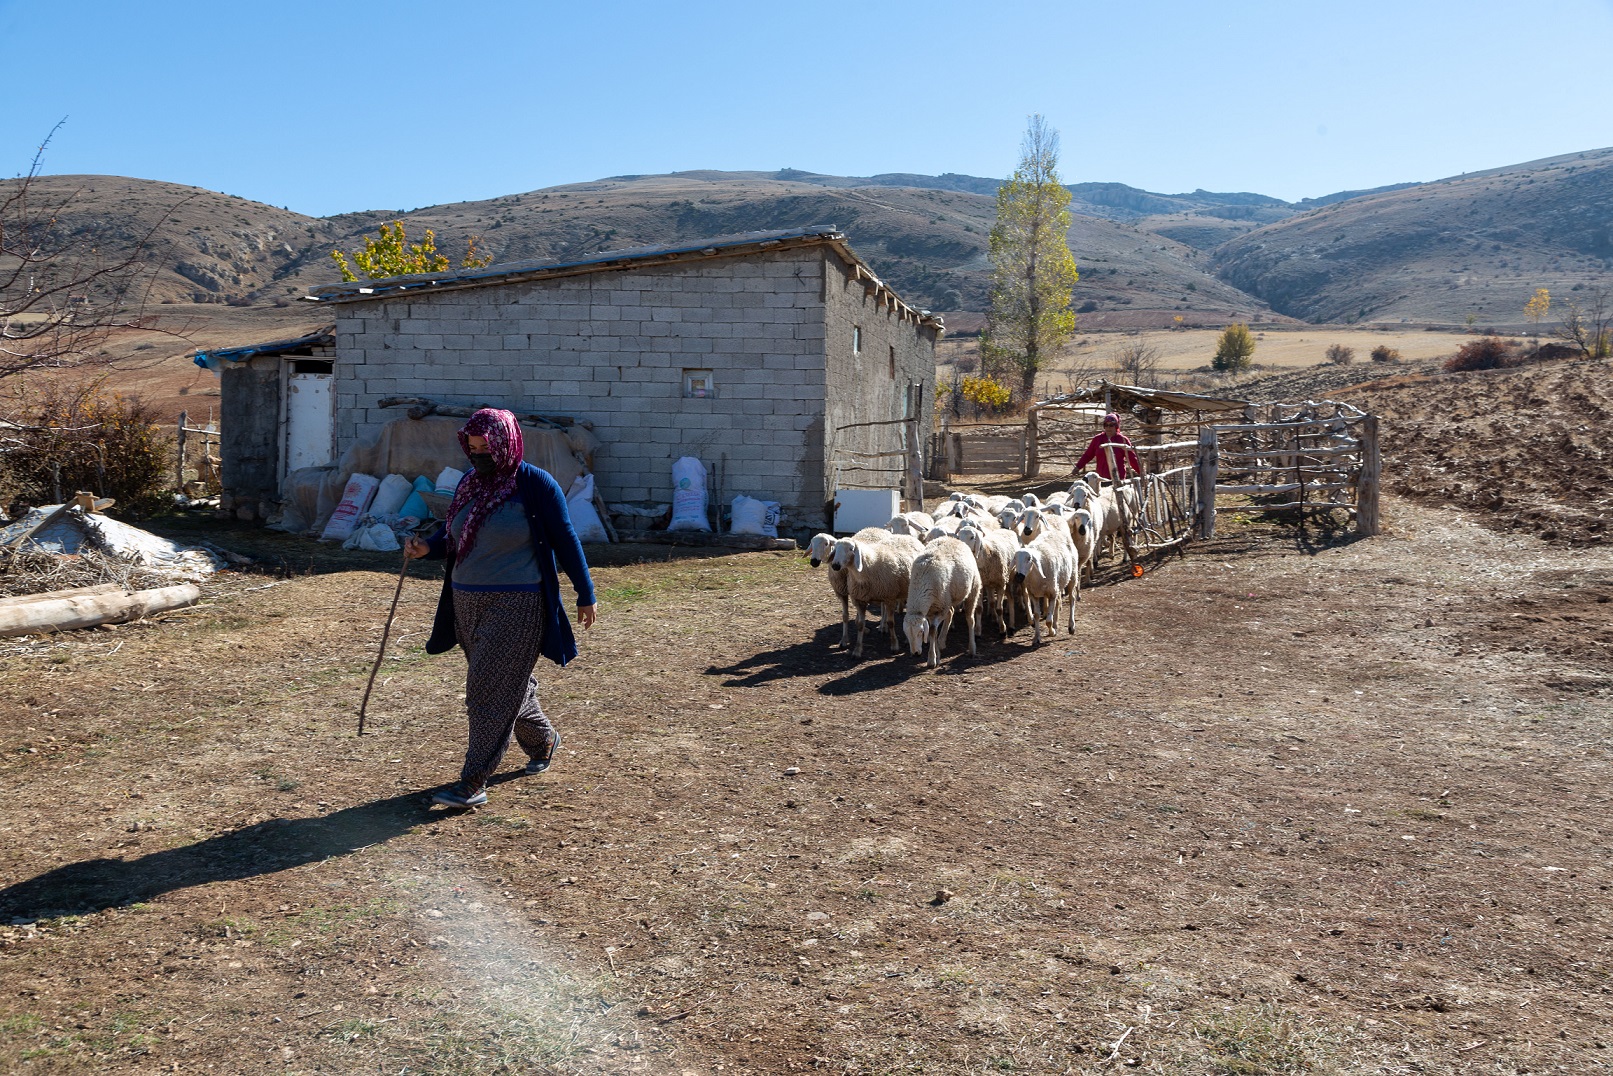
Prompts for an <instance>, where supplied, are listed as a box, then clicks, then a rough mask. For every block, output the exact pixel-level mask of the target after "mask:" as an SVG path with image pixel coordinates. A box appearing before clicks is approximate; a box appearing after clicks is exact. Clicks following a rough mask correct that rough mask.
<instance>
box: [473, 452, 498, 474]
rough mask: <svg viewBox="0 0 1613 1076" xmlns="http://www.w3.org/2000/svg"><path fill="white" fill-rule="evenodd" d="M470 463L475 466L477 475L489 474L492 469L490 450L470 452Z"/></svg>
mask: <svg viewBox="0 0 1613 1076" xmlns="http://www.w3.org/2000/svg"><path fill="white" fill-rule="evenodd" d="M470 465H471V466H472V467H474V468H476V473H477V474H479V475H490V474H492V473H493V471H494V469H495V468H494V467H493V454H492V453H491V452H472V453H470Z"/></svg>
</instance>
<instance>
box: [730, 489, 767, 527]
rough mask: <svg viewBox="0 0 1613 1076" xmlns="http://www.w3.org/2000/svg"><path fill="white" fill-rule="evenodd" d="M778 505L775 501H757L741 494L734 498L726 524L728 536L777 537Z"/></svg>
mask: <svg viewBox="0 0 1613 1076" xmlns="http://www.w3.org/2000/svg"><path fill="white" fill-rule="evenodd" d="M779 512H780V505H779V502H777V501H759V500H757V499H756V498H754V497H747V496H745V495H744V494H743V493H741V494H740V495H739V496H737V497H735V498H734V503H733V505H732V508H731V511H730V514H729V519H730V522H729V524H728V533H729V534H761V535H765V536H766V537H768V538H777V537H778V521H779Z"/></svg>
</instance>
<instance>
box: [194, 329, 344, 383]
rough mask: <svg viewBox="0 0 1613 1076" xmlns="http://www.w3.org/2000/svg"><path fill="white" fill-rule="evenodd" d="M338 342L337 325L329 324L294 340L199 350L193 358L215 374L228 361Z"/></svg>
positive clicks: (325, 345) (280, 353) (196, 362)
mask: <svg viewBox="0 0 1613 1076" xmlns="http://www.w3.org/2000/svg"><path fill="white" fill-rule="evenodd" d="M335 342H336V326H334V325H327V326H325V327H324V328H323V329H317V330H315V331H314V332H311V333H309V334H308V335H307V336H299V337H297V338H295V339H293V340H273V341H270V342H269V343H267V344H249V345H247V346H245V347H220V348H214V349H213V350H211V351H198V352H196V355H195V356H194V357H193V358H192V360H191V361H192V362H194V363H195V364H196V365H197V366H200V367H201V368H202V369H204V370H211V371H213V372H214V373H215V374H216V373H218V372H219V370H220V369H221V368H222V367H223V365H224V363H226V362H245V361H247V360H248V359H250V358H252V357H253V356H255V355H284V354H286V353H287V352H291V351H301V350H303V349H305V348H312V347H329V346H331V345H332V344H334V343H335Z"/></svg>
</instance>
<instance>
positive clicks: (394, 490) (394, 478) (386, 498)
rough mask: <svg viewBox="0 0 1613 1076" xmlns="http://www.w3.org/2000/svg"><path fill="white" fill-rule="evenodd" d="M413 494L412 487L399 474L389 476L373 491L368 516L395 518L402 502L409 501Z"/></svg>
mask: <svg viewBox="0 0 1613 1076" xmlns="http://www.w3.org/2000/svg"><path fill="white" fill-rule="evenodd" d="M413 492H414V485H413V484H412V483H411V482H410V481H409V480H408V479H407V478H404V477H403V476H402V475H400V474H389V475H387V476H386V477H385V478H383V479H381V487H380V488H379V489H377V490H376V491H375V499H374V500H373V501H371V502H370V515H372V516H395V515H397V514H398V509H400V508H402V507H403V502H404V501H406V500H408V499H409V494H411V493H413Z"/></svg>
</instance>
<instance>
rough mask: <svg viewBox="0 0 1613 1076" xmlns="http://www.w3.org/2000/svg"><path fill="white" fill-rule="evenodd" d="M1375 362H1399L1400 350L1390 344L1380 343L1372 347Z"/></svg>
mask: <svg viewBox="0 0 1613 1076" xmlns="http://www.w3.org/2000/svg"><path fill="white" fill-rule="evenodd" d="M1372 361H1373V362H1399V361H1400V352H1399V351H1398V350H1397V349H1395V348H1392V347H1390V346H1389V345H1388V344H1379V345H1378V346H1377V347H1375V348H1373V349H1372Z"/></svg>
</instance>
